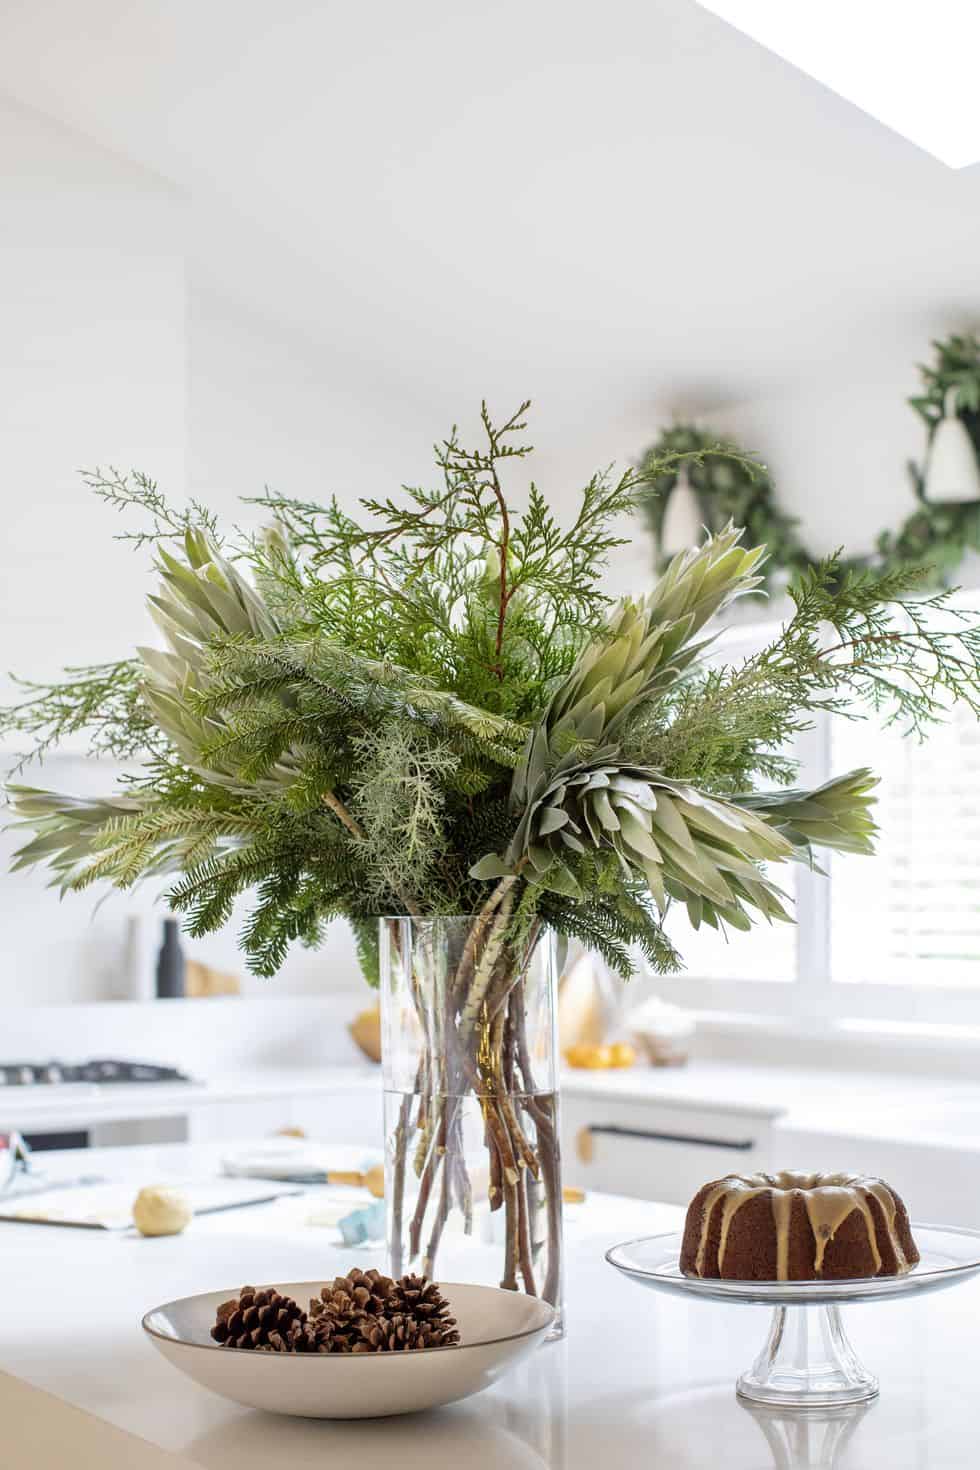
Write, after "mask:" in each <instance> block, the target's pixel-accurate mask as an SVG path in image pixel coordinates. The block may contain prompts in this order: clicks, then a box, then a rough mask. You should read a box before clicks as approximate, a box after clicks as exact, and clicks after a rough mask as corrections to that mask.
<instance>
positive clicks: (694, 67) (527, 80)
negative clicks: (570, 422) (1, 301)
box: [0, 0, 980, 424]
mask: <svg viewBox="0 0 980 1470" xmlns="http://www.w3.org/2000/svg"><path fill="white" fill-rule="evenodd" d="M855 4H856V5H858V6H860V4H861V0H855ZM0 15H2V33H3V35H2V47H0V89H2V90H6V91H7V92H8V93H9V94H10V95H11V96H13V97H15V98H17V99H18V100H20V101H21V102H24V103H26V104H28V105H30V106H33V107H35V108H38V109H40V110H42V111H44V112H45V113H47V114H50V115H52V116H55V117H57V118H58V119H60V120H62V121H64V122H66V123H68V124H70V125H71V126H73V127H76V128H78V129H80V130H82V131H83V132H84V133H86V134H87V135H89V136H91V137H92V138H94V139H96V140H98V141H99V142H100V143H102V144H103V145H105V146H106V147H108V148H110V149H112V150H114V151H115V152H117V153H119V154H122V155H125V156H126V157H128V158H130V159H132V160H135V161H136V162H138V163H140V164H142V165H144V166H146V167H148V168H150V169H152V170H154V171H155V172H157V173H159V174H161V175H163V176H165V177H166V178H167V179H169V180H171V181H173V182H174V183H175V184H176V185H177V186H179V188H180V189H182V190H184V191H186V193H187V194H188V195H189V197H190V202H191V209H190V223H191V241H192V243H191V258H192V262H193V271H194V275H195V278H196V279H198V280H200V281H202V282H204V283H206V284H207V283H210V284H211V285H213V286H214V287H216V288H218V289H220V290H222V291H225V292H228V293H231V294H232V295H235V296H238V297H239V298H240V299H241V300H243V301H247V302H249V303H251V304H252V305H253V306H256V307H258V309H260V310H261V311H263V312H266V313H268V314H270V315H272V316H273V317H274V318H276V319H278V320H279V321H282V322H285V323H289V324H291V325H296V326H300V327H301V328H302V330H303V331H305V332H307V333H308V334H309V335H310V336H312V337H314V338H316V339H318V340H319V341H321V342H323V343H325V344H328V345H329V346H330V347H331V348H332V349H334V350H336V351H337V352H339V353H343V354H344V355H345V356H346V357H347V358H348V360H349V361H350V364H351V372H352V374H371V373H377V374H381V375H383V377H384V379H385V380H386V381H387V382H389V383H400V384H401V385H402V386H403V389H404V392H405V394H406V395H407V396H409V397H411V398H414V399H415V400H417V401H418V402H419V403H422V402H425V403H426V404H427V405H428V404H431V405H433V406H434V416H433V418H432V419H431V420H430V421H431V422H434V423H436V424H439V423H441V422H442V421H443V420H444V418H445V417H446V414H445V401H446V395H447V393H450V392H451V393H452V394H453V396H454V397H457V398H458V396H459V395H460V394H461V393H465V394H467V395H469V396H470V397H471V398H475V397H478V396H480V395H482V394H486V395H488V396H491V397H494V396H496V397H497V398H498V401H505V402H509V401H510V400H511V399H513V397H514V396H515V393H516V394H520V392H521V391H523V390H524V389H525V388H526V391H527V392H529V393H534V394H536V395H537V394H539V393H541V392H542V391H547V393H548V394H549V395H550V396H552V397H556V398H558V399H560V400H562V401H563V402H565V403H567V404H568V405H572V406H575V407H576V408H580V409H581V411H582V412H586V411H587V410H588V409H589V408H594V409H596V411H602V408H603V406H604V405H605V404H607V403H612V402H617V403H620V404H624V403H625V404H627V405H630V406H631V407H634V408H635V407H638V406H643V405H646V404H648V403H650V404H652V403H653V402H655V401H656V400H657V399H658V397H660V396H661V395H664V394H667V395H668V396H669V397H670V398H672V399H673V401H675V402H678V401H682V400H686V401H687V402H688V403H689V404H690V405H691V406H694V407H701V408H707V407H710V406H711V404H712V402H714V401H722V402H723V401H725V400H726V399H730V398H732V397H736V396H737V397H746V396H751V395H752V394H754V393H759V392H764V391H769V390H771V389H772V387H773V386H774V385H779V384H784V383H786V382H796V381H799V380H800V379H801V378H805V377H806V375H807V374H808V373H812V372H815V371H820V370H825V369H826V368H827V365H828V364H837V363H839V362H842V361H845V360H846V358H847V355H848V352H849V350H850V343H851V341H852V340H853V334H854V333H855V331H861V332H863V333H865V334H867V333H869V332H871V333H874V334H877V336H878V337H879V338H880V340H881V341H882V342H883V343H886V344H887V342H888V341H889V340H890V339H891V338H892V337H894V338H895V340H899V339H900V338H901V337H902V334H903V333H904V334H905V335H906V336H907V333H908V329H909V324H910V323H913V324H915V325H916V329H918V325H919V324H921V329H922V333H923V342H925V339H926V338H927V337H928V335H929V334H930V333H931V332H933V331H935V330H937V329H939V328H940V327H941V326H942V325H943V324H944V323H945V322H947V321H951V320H958V319H960V318H962V317H963V316H964V315H969V314H970V313H971V311H972V309H973V307H974V305H975V303H976V300H977V256H978V245H980V169H968V170H964V171H961V172H958V173H957V172H953V171H951V170H949V169H947V168H945V167H944V166H943V165H942V164H940V163H938V162H936V161H935V160H934V159H932V158H931V157H929V156H927V155H926V154H924V153H922V152H921V151H919V150H918V149H916V148H915V147H914V146H913V145H912V144H910V143H908V142H906V141H905V140H903V139H902V138H900V137H898V136H897V135H896V134H893V133H891V132H889V131H888V130H887V129H886V128H884V127H883V126H881V125H880V124H878V123H876V122H875V121H874V120H873V119H871V118H870V117H868V116H866V115H865V114H863V113H861V112H860V111H859V110H858V109H856V108H855V107H853V106H851V105H850V104H849V103H847V102H845V101H844V100H842V99H841V98H840V97H838V96H836V95H834V94H833V93H831V92H829V91H828V90H826V89H825V88H823V87H822V86H821V85H819V84H818V83H817V82H814V81H813V80H811V79H810V78H808V77H806V76H804V75H803V74H802V73H800V72H798V71H797V70H795V69H794V68H793V67H792V66H790V65H789V64H787V63H786V62H784V61H782V60H780V59H779V58H778V57H776V56H775V55H773V54H772V53H770V52H768V51H766V50H764V49H763V48H761V47H760V46H758V45H757V44H756V43H754V42H753V41H751V40H750V39H748V38H747V37H746V36H744V35H742V34H740V33H739V32H737V31H735V30H733V29H732V28H731V27H729V26H728V25H726V24H725V23H724V22H723V21H721V20H719V19H718V18H716V17H715V16H713V15H711V14H709V13H707V12H706V11H704V10H702V9H701V8H700V7H699V6H698V5H696V4H695V3H693V0H655V3H651V0H605V3H603V4H596V3H595V0H541V3H534V0H496V3H494V4H493V5H490V4H488V3H486V0H481V3H476V4H474V3H472V0H455V3H452V4H450V3H448V0H412V3H410V4H408V3H405V0H373V3H368V4H365V3H362V4H357V3H352V0H344V3H339V4H337V3H324V0H319V3H314V0H306V3H300V0H85V4H84V5H79V4H78V3H77V0H3V3H2V5H0Z"/></svg>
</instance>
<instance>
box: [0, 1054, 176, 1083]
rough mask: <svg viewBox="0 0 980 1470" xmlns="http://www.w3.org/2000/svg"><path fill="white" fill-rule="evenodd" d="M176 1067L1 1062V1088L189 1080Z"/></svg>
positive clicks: (124, 1064) (111, 1061)
mask: <svg viewBox="0 0 980 1470" xmlns="http://www.w3.org/2000/svg"><path fill="white" fill-rule="evenodd" d="M190 1080H191V1079H190V1078H189V1077H188V1076H186V1075H185V1073H183V1072H178V1071H177V1069H176V1067H157V1066H153V1065H152V1064H151V1063H149V1062H117V1061H113V1060H111V1059H105V1060H102V1061H91V1062H0V1087H51V1086H57V1085H58V1084H59V1083H64V1082H190Z"/></svg>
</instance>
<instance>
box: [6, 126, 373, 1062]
mask: <svg viewBox="0 0 980 1470" xmlns="http://www.w3.org/2000/svg"><path fill="white" fill-rule="evenodd" d="M0 174H2V175H3V177H4V181H5V182H4V191H3V193H2V195H0V240H2V246H0V320H2V321H3V323H4V333H3V341H2V346H0V486H2V491H0V494H2V498H3V513H4V523H5V530H6V534H5V536H4V537H3V539H2V543H0V670H4V671H5V670H6V669H8V668H12V669H13V670H15V671H17V672H20V673H22V674H25V675H28V676H30V677H33V678H38V679H43V678H52V677H56V676H57V675H58V673H59V671H60V669H61V668H62V666H64V665H65V664H82V663H87V662H95V661H98V660H102V659H112V658H116V657H119V656H120V655H121V654H123V653H125V652H126V651H127V650H128V649H129V648H130V647H131V646H132V645H134V644H135V643H138V642H140V641H142V640H144V639H145V638H147V636H148V635H149V634H150V632H151V628H152V625H151V624H150V623H149V620H148V619H147V618H146V616H145V614H144V611H143V603H144V598H145V596H146V593H147V590H148V586H149V583H148V576H147V571H148V557H147V554H146V553H145V552H141V553H134V552H133V551H132V550H131V549H130V548H129V547H128V546H126V545H125V544H123V543H120V542H117V541H115V540H113V534H114V532H115V531H116V529H117V525H118V523H117V521H116V517H115V513H114V512H113V511H111V510H110V509H109V508H108V507H106V506H104V505H103V504H101V503H100V502H98V501H96V500H95V499H94V498H93V497H92V495H91V494H90V492H88V491H87V490H86V489H85V487H84V486H83V485H82V484H81V482H80V480H79V478H78V475H77V470H78V468H80V467H85V466H89V467H90V466H94V465H96V464H98V463H102V464H106V463H114V464H116V465H118V466H120V467H122V468H129V467H132V466H135V467H138V468H140V469H143V470H146V471H147V472H148V473H150V474H152V475H153V476H154V477H155V478H157V479H158V480H159V481H160V484H161V486H162V487H163V488H165V489H166V490H167V492H168V493H169V494H171V495H172V496H173V497H174V498H175V499H177V500H180V498H181V497H182V496H183V495H184V494H185V493H188V492H189V493H197V492H201V493H206V494H207V497H208V499H209V500H210V501H212V503H213V504H214V505H215V507H216V508H217V509H219V510H221V511H222V512H224V513H226V514H232V513H234V512H235V510H236V506H235V496H236V495H237V494H238V493H242V494H249V493H258V492H259V491H260V490H261V487H262V483H263V480H264V479H269V480H275V481H276V483H278V484H281V485H283V486H284V488H285V487H288V488H291V489H297V490H298V491H300V493H309V494H316V493H318V492H319V491H320V490H322V489H324V488H325V487H324V484H323V480H322V477H321V467H322V466H324V465H326V466H330V465H333V466H338V465H339V466H340V467H342V468H343V470H344V472H345V473H348V474H350V475H352V476H357V477H358V478H357V488H358V489H359V490H363V489H364V488H366V487H367V486H368V485H369V484H370V482H371V473H372V458H373V453H372V450H371V448H370V446H371V445H372V444H373V445H375V446H382V445H383V446H385V449H386V450H387V451H388V452H393V453H394V454H396V455H397V447H395V448H394V449H393V448H392V440H391V439H388V438H386V437H385V435H384V434H383V433H382V432H379V427H378V422H377V421H376V422H374V423H371V422H364V421H363V420H362V421H361V422H358V419H357V417H356V401H355V399H354V398H353V397H352V396H351V395H350V394H348V393H347V392H345V391H344V390H343V389H341V390H337V389H336V388H335V386H334V383H333V382H331V372H330V370H329V368H328V367H327V366H325V364H324V362H323V360H322V356H321V358H318V357H317V355H316V354H315V353H313V352H312V351H311V349H310V348H309V347H308V346H305V345H304V344H303V343H302V342H300V341H299V340H296V339H290V338H287V337H284V336H283V335H282V334H276V333H275V332H271V331H269V330H268V329H263V328H262V327H261V326H260V324H258V323H256V322H253V321H251V320H249V318H248V316H247V314H246V313H242V314H241V315H240V316H236V314H235V313H234V312H232V311H229V310H228V309H227V308H223V307H221V306H220V304H218V303H216V302H215V303H206V302H202V300H201V299H199V298H198V297H197V296H193V295H192V296H191V297H190V300H189V299H188V291H187V281H186V279H185V251H184V237H183V228H184V218H183V205H182V202H181V200H180V198H179V196H178V195H177V194H176V193H175V192H174V191H173V190H172V189H171V188H170V187H169V186H168V185H166V184H165V183H164V182H163V181H160V180H158V179H156V178H154V177H153V176H152V175H150V174H148V173H146V172H145V171H143V170H140V169H136V168H133V167H132V166H130V165H129V164H127V163H124V162H122V161H120V160H118V159H116V158H114V157H113V156H112V155H110V154H107V153H105V152H104V151H103V150H101V149H99V148H97V147H95V146H93V145H91V144H90V143H88V142H86V141H85V140H84V139H82V138H81V137H79V136H78V135H75V134H72V133H70V132H68V131H66V130H64V129H61V128H60V127H58V126H56V125H54V124H52V123H50V122H48V121H47V120H45V119H43V118H41V117H38V116H36V115H34V114H32V113H30V112H27V111H25V110H23V109H20V108H18V107H15V106H13V105H8V104H5V103H0ZM339 379H342V365H337V366H336V368H335V378H334V382H336V381H337V380H339ZM380 422H383V419H382V420H380ZM393 437H394V436H392V438H393ZM336 446H348V447H349V452H348V454H347V458H346V460H341V459H340V454H339V451H338V452H334V450H335V448H336ZM365 446H368V448H365ZM314 482H315V483H314ZM2 677H3V676H2V675H0V678H2ZM12 697H15V691H14V689H13V688H12V686H10V685H9V684H7V683H6V682H3V683H0V700H2V701H3V702H7V700H8V699H10V698H12ZM0 764H2V765H4V766H7V765H9V764H10V753H9V752H7V753H3V752H0ZM114 775H115V773H114V772H112V771H111V770H106V769H103V768H99V767H91V766H88V765H86V764H85V763H82V762H79V761H78V760H77V759H74V758H73V757H72V755H71V752H69V753H68V754H67V755H59V756H57V757H52V758H50V759H49V760H48V761H47V762H46V763H45V765H44V766H43V768H41V769H36V768H35V769H32V770H31V771H30V772H29V773H27V776H26V777H25V779H29V780H32V781H33V782H35V784H38V785H47V786H50V787H52V788H54V789H58V788H63V789H67V790H73V791H85V792H97V791H98V790H100V789H102V788H103V787H104V786H105V785H107V784H111V782H112V780H113V779H114ZM19 840H20V839H19V838H18V836H17V834H16V833H12V832H7V833H4V834H0V924H2V930H3V944H2V947H0V1011H2V1010H3V1008H4V1007H6V1006H9V1005H21V1004H29V1005H61V1004H65V1003H68V1002H71V1001H82V1000H86V1001H91V1000H96V999H100V998H108V997H112V996H115V995H118V994H119V992H120V987H121V985H122V984H123V983H124V982H123V962H124V935H125V928H126V920H127V917H128V915H129V914H131V913H133V912H148V911H151V912H152V911H157V912H160V911H161V910H160V909H159V905H158V904H156V903H155V895H154V894H153V892H152V891H150V890H147V891H145V892H138V893H136V894H135V895H133V894H131V895H116V894H113V895H110V896H109V897H108V898H107V899H106V901H105V902H104V903H103V904H102V905H101V906H98V907H97V898H98V897H99V896H98V895H93V894H82V895H71V896H68V897H66V898H65V899H64V900H63V901H61V902H60V903H59V901H58V899H57V896H56V894H54V893H52V892H51V891H50V890H49V889H48V888H47V887H46V877H45V875H44V874H43V873H38V872H34V873H27V874H18V875H10V874H9V873H7V871H6V868H7V861H8V858H9V855H10V854H11V853H12V851H13V850H14V848H15V846H16V845H17V843H18V841H19ZM240 917H241V915H240V913H239V915H238V916H237V917H236V920H233V922H232V923H231V925H229V926H228V928H227V929H226V930H225V931H224V932H223V933H221V934H219V935H214V936H210V937H209V938H208V939H206V940H202V941H199V942H194V943H191V942H189V941H188V942H187V949H188V952H189V953H192V954H194V955H196V956H198V957H200V958H202V959H204V960H205V961H206V962H208V963H211V964H213V965H216V966H219V967H221V968H225V969H230V970H234V971H237V972H239V973H241V972H242V968H243V967H242V964H241V960H240V958H239V956H238V953H237V948H236V944H235V932H236V929H237V925H238V921H239V920H240ZM355 973H356V970H355V958H354V953H353V947H352V944H351V941H350V937H349V934H348V932H347V930H346V926H344V925H335V926H334V927H333V929H332V930H331V933H330V935H329V938H328V940H327V943H326V945H325V946H324V948H323V949H322V950H321V951H320V952H319V953H316V954H312V953H309V952H307V951H303V950H298V951H297V952H296V953H295V954H294V955H293V956H291V958H290V960H289V961H288V962H287V965H286V967H285V969H284V971H283V972H282V973H281V975H280V976H279V977H277V979H276V980H275V981H260V980H256V979H251V978H244V980H243V983H244V988H245V989H246V991H247V992H249V993H256V994H263V995H268V994H278V995H284V994H292V993H316V992H322V991H323V990H324V989H325V988H337V987H338V986H339V987H343V986H344V985H349V984H350V983H351V979H352V976H354V975H355ZM2 1050H3V1047H2V1039H0V1052H2Z"/></svg>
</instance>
